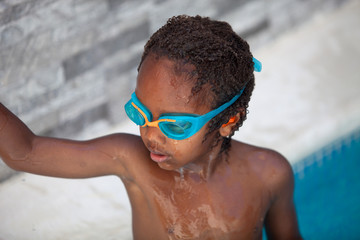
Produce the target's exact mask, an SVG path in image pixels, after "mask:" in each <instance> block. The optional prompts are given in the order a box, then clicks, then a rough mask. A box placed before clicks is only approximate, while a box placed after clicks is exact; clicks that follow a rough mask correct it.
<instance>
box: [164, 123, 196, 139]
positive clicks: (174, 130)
mask: <svg viewBox="0 0 360 240" xmlns="http://www.w3.org/2000/svg"><path fill="white" fill-rule="evenodd" d="M191 126H192V124H191V122H188V121H181V120H177V121H176V122H162V123H159V127H160V129H161V131H162V132H163V133H164V134H165V135H170V136H172V135H183V134H184V133H185V130H186V129H189V128H191Z"/></svg>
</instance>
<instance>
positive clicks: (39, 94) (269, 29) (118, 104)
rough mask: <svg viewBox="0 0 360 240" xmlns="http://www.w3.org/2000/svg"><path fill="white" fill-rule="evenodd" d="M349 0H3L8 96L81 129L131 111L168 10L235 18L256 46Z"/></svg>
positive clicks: (39, 118) (30, 114)
mask: <svg viewBox="0 0 360 240" xmlns="http://www.w3.org/2000/svg"><path fill="white" fill-rule="evenodd" d="M344 1H345V0H312V1H310V0H272V1H268V0H195V1H194V0H182V1H176V0H148V1H147V0H107V1H105V0H103V1H98V0H62V1H60V0H3V1H0V101H1V102H2V103H3V104H5V105H6V106H7V107H9V108H10V109H11V110H12V111H13V112H14V113H16V114H17V115H18V116H19V117H20V118H21V119H22V120H23V121H25V122H26V124H27V125H28V126H29V127H30V128H31V129H32V130H33V131H34V132H36V133H38V134H42V135H51V136H56V137H74V136H76V134H77V133H79V132H81V131H83V130H84V129H86V128H87V127H89V126H91V124H93V123H95V122H99V121H101V122H103V123H105V125H111V124H115V123H118V122H119V121H121V120H123V119H124V118H125V114H124V111H123V104H124V103H125V101H126V100H127V99H128V98H129V96H130V93H131V92H132V90H133V89H134V86H135V78H136V67H137V65H138V62H139V60H140V56H141V54H142V50H143V45H144V44H145V42H146V40H147V39H148V38H149V36H150V35H151V34H152V33H153V32H154V31H156V30H157V29H158V28H159V27H160V26H161V25H163V24H164V23H165V21H166V19H167V18H168V17H171V16H173V15H178V14H189V15H195V14H199V15H206V16H210V17H212V18H215V19H220V20H225V21H228V22H229V23H230V24H231V25H232V26H233V28H234V30H235V31H236V32H238V33H239V34H240V36H242V37H244V38H245V39H247V40H248V41H249V43H250V45H251V47H252V48H253V49H254V48H257V47H259V46H262V45H264V44H265V43H267V42H268V41H271V40H272V39H274V38H275V37H276V36H278V35H279V34H281V33H284V32H285V31H287V30H289V29H291V28H293V27H295V26H297V25H299V24H301V23H302V22H304V21H306V20H307V19H308V18H310V17H312V16H313V15H315V14H316V13H317V12H321V11H326V10H331V9H334V8H336V7H338V6H339V5H340V4H342V3H343V2H344ZM7 171H8V170H7V168H6V167H4V166H1V165H0V179H1V178H5V177H6V176H7V175H8V174H7V173H3V172H7Z"/></svg>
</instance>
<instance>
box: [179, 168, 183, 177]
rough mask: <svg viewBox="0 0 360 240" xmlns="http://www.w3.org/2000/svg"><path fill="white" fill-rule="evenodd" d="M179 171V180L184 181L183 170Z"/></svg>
mask: <svg viewBox="0 0 360 240" xmlns="http://www.w3.org/2000/svg"><path fill="white" fill-rule="evenodd" d="M179 171H180V179H181V180H184V168H182V167H181V168H180V169H179Z"/></svg>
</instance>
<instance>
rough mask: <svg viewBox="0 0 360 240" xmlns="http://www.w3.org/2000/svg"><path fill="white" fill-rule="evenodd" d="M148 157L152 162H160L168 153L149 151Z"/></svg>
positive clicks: (165, 158)
mask: <svg viewBox="0 0 360 240" xmlns="http://www.w3.org/2000/svg"><path fill="white" fill-rule="evenodd" d="M150 158H151V159H152V160H153V161H154V162H157V163H161V162H165V161H166V160H168V158H169V155H165V154H163V153H160V152H154V151H151V152H150Z"/></svg>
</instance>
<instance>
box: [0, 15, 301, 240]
mask: <svg viewBox="0 0 360 240" xmlns="http://www.w3.org/2000/svg"><path fill="white" fill-rule="evenodd" d="M253 61H256V60H255V59H253V57H252V55H251V53H250V50H249V46H248V44H247V43H246V42H245V41H244V40H242V39H241V38H240V37H238V36H237V35H236V34H235V33H234V32H233V31H232V29H231V27H230V26H229V25H228V24H227V23H224V22H219V21H213V20H210V19H208V18H202V17H199V16H196V17H188V16H178V17H173V18H171V19H169V21H168V22H167V24H166V25H165V26H163V27H162V28H160V29H159V30H158V31H157V32H156V33H155V34H154V35H153V36H152V37H151V38H150V40H149V41H148V43H147V44H146V46H145V50H144V54H143V56H142V59H141V62H140V65H139V69H138V70H139V73H138V77H137V85H136V89H135V92H134V94H133V95H132V96H131V99H130V100H129V102H128V103H127V104H126V105H125V110H126V113H127V115H128V116H129V118H130V119H131V120H132V121H134V122H135V123H136V124H138V125H139V126H140V135H141V136H140V137H139V136H133V135H128V134H113V135H110V136H104V137H101V138H98V139H93V140H89V141H71V140H64V139H54V138H46V137H40V136H36V135H34V134H33V133H32V132H31V131H30V130H29V129H28V128H27V127H26V126H25V125H24V124H23V123H22V122H21V121H20V120H19V119H17V117H16V116H14V115H13V114H12V113H11V112H10V111H8V110H7V109H6V108H5V107H4V106H2V105H1V107H0V156H1V157H2V159H3V160H4V161H5V162H6V163H7V164H8V165H9V166H10V167H12V168H14V169H16V170H20V171H27V172H30V173H35V174H41V175H47V176H55V177H65V178H87V177H95V176H104V175H110V174H114V175H117V176H119V177H120V178H121V179H122V181H123V183H124V185H125V187H126V190H127V193H128V196H129V199H130V203H131V206H132V216H133V236H134V239H156V240H161V239H261V238H262V228H263V226H264V225H265V227H266V232H267V235H268V239H301V236H300V234H299V231H298V227H297V220H296V213H295V207H294V203H293V196H292V195H293V185H294V182H293V176H292V171H291V167H290V165H289V164H288V162H287V161H286V159H284V158H283V157H282V156H281V155H279V154H278V153H276V152H274V151H271V150H268V149H263V148H260V147H255V146H250V145H247V144H245V143H241V142H237V141H234V140H231V136H232V135H233V134H234V131H236V130H237V129H238V128H239V127H240V126H241V125H242V123H243V121H244V120H245V118H246V113H247V106H248V102H249V100H250V96H251V92H252V90H253V87H254V74H253V71H254V62H253ZM255 67H256V68H257V67H258V66H257V65H255ZM258 70H259V69H258Z"/></svg>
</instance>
